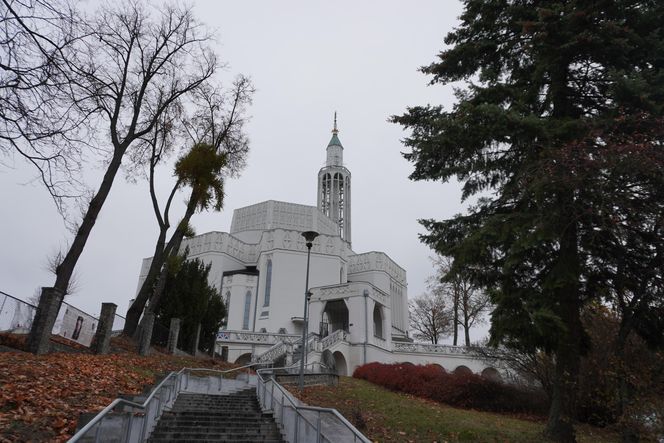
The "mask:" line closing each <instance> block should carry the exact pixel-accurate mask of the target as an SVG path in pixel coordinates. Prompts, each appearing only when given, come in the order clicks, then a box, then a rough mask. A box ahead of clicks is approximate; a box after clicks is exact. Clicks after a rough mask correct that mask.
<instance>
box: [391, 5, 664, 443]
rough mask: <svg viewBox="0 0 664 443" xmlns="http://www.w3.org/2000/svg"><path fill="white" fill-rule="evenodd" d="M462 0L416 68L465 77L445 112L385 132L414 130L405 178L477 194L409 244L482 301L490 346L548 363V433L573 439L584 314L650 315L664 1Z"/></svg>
mask: <svg viewBox="0 0 664 443" xmlns="http://www.w3.org/2000/svg"><path fill="white" fill-rule="evenodd" d="M464 3H465V9H464V12H463V14H462V16H461V24H460V26H459V27H458V28H457V29H455V30H454V31H453V32H451V33H450V34H448V35H447V37H446V39H445V43H446V44H447V45H449V48H448V49H445V50H444V51H443V52H441V53H440V54H439V60H438V61H436V62H435V63H433V64H431V65H430V66H427V67H424V68H422V71H423V72H425V73H427V74H430V75H432V76H433V80H432V83H441V84H450V83H454V82H460V81H464V83H463V85H464V86H463V87H460V88H459V89H457V91H456V96H457V99H458V100H457V103H456V104H455V105H454V107H453V108H452V109H451V110H444V109H443V108H442V107H441V106H425V107H414V108H409V109H408V112H407V113H406V114H404V115H402V116H397V117H394V118H393V121H395V122H397V123H400V124H401V125H403V126H404V127H406V128H409V129H411V130H412V133H411V135H410V136H409V137H408V138H407V139H406V140H405V144H406V146H408V147H409V148H410V149H411V150H410V152H408V153H406V154H405V157H406V159H408V160H409V161H411V162H413V163H414V165H415V170H414V172H413V173H412V175H411V178H412V179H414V180H443V181H446V180H449V179H451V178H453V177H456V178H457V179H458V180H459V181H460V182H461V183H462V184H463V198H464V199H466V198H468V197H471V196H476V197H477V201H476V203H475V205H474V206H473V207H472V208H471V209H470V210H469V211H468V213H467V214H465V215H460V216H457V217H454V218H453V219H451V220H445V221H434V220H423V221H422V224H423V225H424V226H425V227H426V228H427V229H428V231H429V233H428V234H427V235H425V236H423V240H424V241H425V242H427V243H428V244H429V245H431V246H432V247H433V248H434V249H436V251H437V252H439V253H440V254H442V255H448V256H451V257H453V258H454V266H453V267H454V270H455V271H456V272H461V273H463V274H464V275H467V276H470V277H471V278H472V279H473V280H474V281H475V282H476V283H477V284H481V285H482V286H484V287H486V288H487V289H488V290H489V291H490V295H491V298H492V302H493V304H494V305H495V308H494V311H493V316H492V327H491V340H492V342H493V343H494V344H498V343H502V344H505V345H508V346H512V347H514V348H517V349H522V350H528V351H533V350H535V349H540V350H544V351H545V352H547V353H549V354H551V355H552V356H553V357H554V360H555V362H556V365H555V372H554V380H553V392H552V402H551V408H550V413H549V421H548V424H547V429H546V432H547V434H548V435H549V436H550V437H553V438H554V439H556V440H559V441H574V439H575V438H574V430H573V420H574V418H575V385H576V381H577V378H578V371H579V364H580V363H579V362H580V355H581V354H582V353H583V352H584V349H585V348H587V346H588V339H587V334H586V333H585V331H584V329H583V327H582V324H581V320H580V313H581V310H582V308H583V306H584V305H585V304H586V303H588V302H589V301H591V300H595V299H602V298H604V299H605V300H608V301H610V302H615V301H616V300H617V299H618V297H619V295H620V294H624V292H625V291H626V290H627V288H629V290H630V291H631V292H630V294H631V295H630V300H632V299H633V298H636V299H638V300H643V301H644V303H643V304H642V307H643V308H647V307H648V306H658V305H661V300H662V292H661V286H662V285H661V275H662V271H663V270H664V269H663V268H664V263H663V262H662V254H661V253H660V251H662V248H663V247H664V237H663V236H662V232H661V229H662V227H661V225H662V221H663V220H664V218H663V216H664V199H663V197H664V179H663V177H664V174H663V172H664V154H663V153H662V141H664V131H663V130H662V127H663V125H662V122H663V119H662V108H663V105H664V26H663V25H662V20H661V17H663V16H664V4H663V3H662V2H659V1H634V0H610V1H609V0H596V1H589V0H569V1H564V2H563V1H535V0H520V1H516V0H494V1H486V0H466V1H465V2H464ZM641 272H645V274H640V273H641ZM644 294H646V295H645V296H644V297H642V296H643V295H644ZM646 311H647V309H646ZM650 317H653V316H652V315H651V316H650ZM635 322H636V323H637V324H640V326H636V325H635V326H634V327H633V329H634V330H635V331H637V332H639V331H647V333H648V335H649V336H652V337H655V338H657V337H658V332H657V330H658V328H659V331H660V332H661V326H662V325H661V322H659V324H658V322H657V321H655V320H653V319H649V318H648V316H647V315H642V316H641V317H639V318H638V319H637V320H635ZM653 329H655V330H656V331H655V332H654V333H653ZM655 341H656V340H655Z"/></svg>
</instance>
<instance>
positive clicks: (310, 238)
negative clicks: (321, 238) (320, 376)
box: [299, 231, 318, 390]
mask: <svg viewBox="0 0 664 443" xmlns="http://www.w3.org/2000/svg"><path fill="white" fill-rule="evenodd" d="M302 237H304V239H305V240H306V242H307V243H306V244H307V274H306V275H307V276H306V279H305V283H304V325H303V326H302V356H301V357H300V380H299V387H300V390H302V389H303V388H304V359H305V358H306V356H307V332H309V319H308V318H307V315H308V311H309V309H308V308H309V297H310V296H311V294H310V293H309V263H310V261H311V246H312V245H313V243H314V240H315V239H316V237H318V232H316V231H306V232H303V233H302Z"/></svg>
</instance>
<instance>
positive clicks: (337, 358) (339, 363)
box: [332, 351, 348, 375]
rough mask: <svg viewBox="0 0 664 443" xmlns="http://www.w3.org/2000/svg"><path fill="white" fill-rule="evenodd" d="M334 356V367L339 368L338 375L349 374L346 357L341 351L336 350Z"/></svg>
mask: <svg viewBox="0 0 664 443" xmlns="http://www.w3.org/2000/svg"><path fill="white" fill-rule="evenodd" d="M332 357H334V367H335V368H336V370H337V375H348V365H347V364H346V357H344V355H343V354H342V353H341V352H339V351H336V352H335V353H334V354H332Z"/></svg>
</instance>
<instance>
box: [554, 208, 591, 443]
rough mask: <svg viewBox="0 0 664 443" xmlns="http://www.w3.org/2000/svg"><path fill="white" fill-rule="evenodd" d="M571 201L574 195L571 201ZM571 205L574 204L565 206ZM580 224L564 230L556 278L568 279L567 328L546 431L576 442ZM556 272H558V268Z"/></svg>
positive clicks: (563, 313) (564, 299) (562, 308)
mask: <svg viewBox="0 0 664 443" xmlns="http://www.w3.org/2000/svg"><path fill="white" fill-rule="evenodd" d="M567 201H568V202H569V201H571V198H570V199H568V200H567ZM565 207H568V208H571V206H567V205H566V206H565ZM577 248H578V246H577V232H576V225H575V224H574V223H570V224H569V225H568V226H567V229H566V230H565V231H564V232H563V234H562V236H561V242H560V252H559V257H558V263H557V265H556V268H557V269H556V271H557V275H556V276H555V277H554V278H560V279H564V283H563V284H561V286H560V288H559V289H557V291H556V292H557V294H556V295H557V298H558V300H559V301H560V305H559V312H558V315H559V316H560V319H561V320H562V322H563V324H564V325H565V327H566V329H565V330H564V331H562V334H561V337H560V338H559V342H558V345H557V349H556V353H555V354H556V361H555V369H554V380H553V393H552V398H551V407H550V409H549V418H548V422H547V425H546V430H545V433H546V434H547V435H548V436H549V437H550V438H552V439H553V440H555V441H558V442H564V443H572V442H576V437H575V432H574V420H575V418H576V385H577V380H578V375H579V366H580V360H581V358H580V352H581V337H582V334H583V326H582V324H581V300H580V297H579V287H578V275H579V272H578V269H579V258H578V251H577ZM554 272H555V271H554Z"/></svg>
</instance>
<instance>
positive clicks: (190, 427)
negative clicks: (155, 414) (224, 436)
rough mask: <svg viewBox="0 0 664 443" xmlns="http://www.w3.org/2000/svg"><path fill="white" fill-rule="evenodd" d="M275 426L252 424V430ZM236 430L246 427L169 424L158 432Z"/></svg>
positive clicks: (270, 428)
mask: <svg viewBox="0 0 664 443" xmlns="http://www.w3.org/2000/svg"><path fill="white" fill-rule="evenodd" d="M275 426H276V425H275V424H274V423H273V422H263V423H254V424H253V425H252V429H257V430H260V431H269V430H272V429H274V427H275ZM238 429H247V426H246V425H245V424H242V423H219V424H213V425H203V424H199V425H194V424H182V423H177V422H173V423H169V424H160V425H159V431H164V432H167V431H168V432H170V431H178V432H184V431H194V432H195V431H198V432H214V431H218V432H225V431H227V430H228V431H233V430H238Z"/></svg>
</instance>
